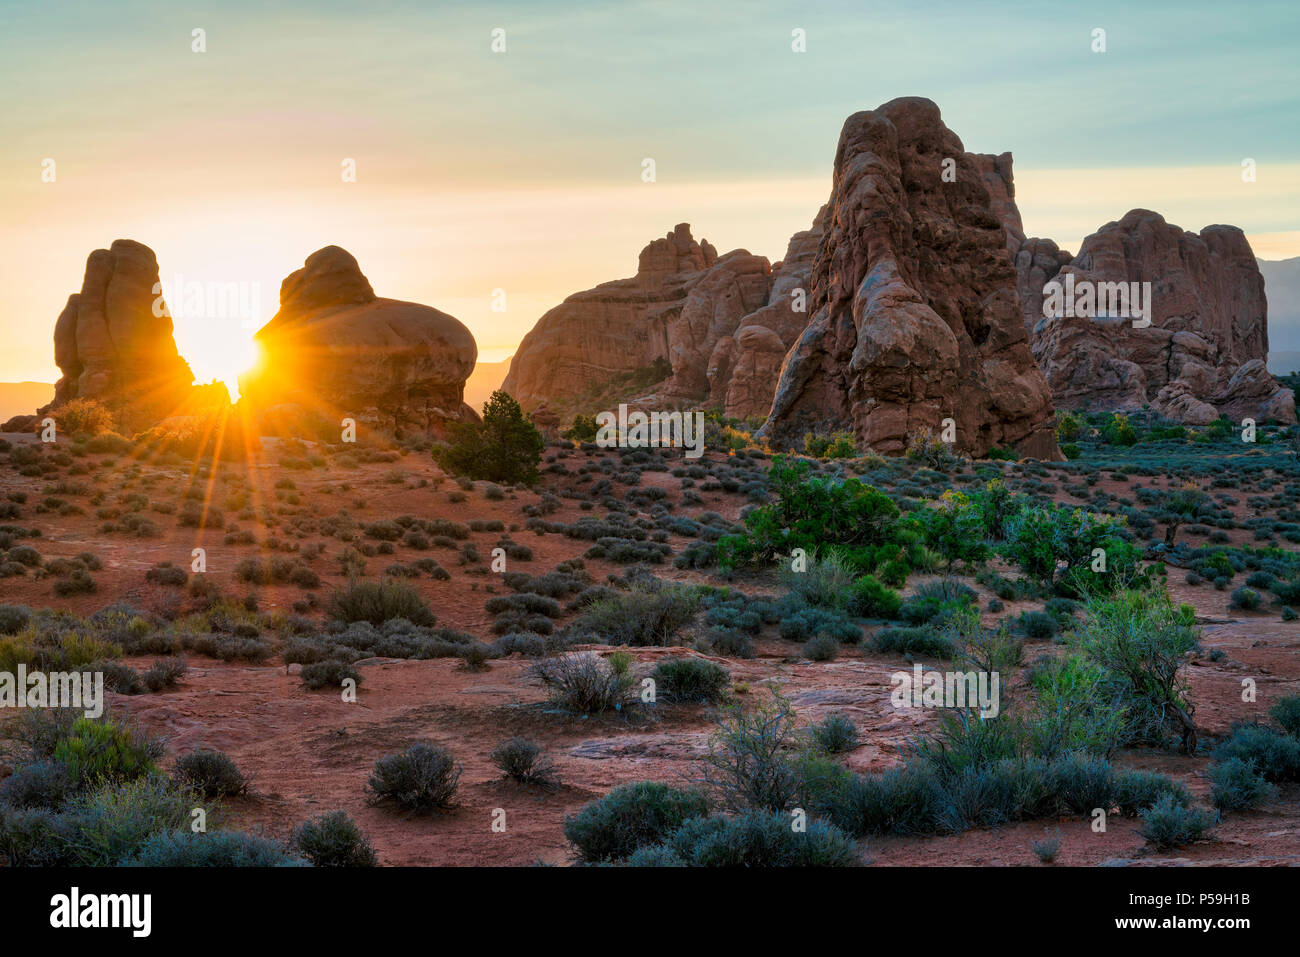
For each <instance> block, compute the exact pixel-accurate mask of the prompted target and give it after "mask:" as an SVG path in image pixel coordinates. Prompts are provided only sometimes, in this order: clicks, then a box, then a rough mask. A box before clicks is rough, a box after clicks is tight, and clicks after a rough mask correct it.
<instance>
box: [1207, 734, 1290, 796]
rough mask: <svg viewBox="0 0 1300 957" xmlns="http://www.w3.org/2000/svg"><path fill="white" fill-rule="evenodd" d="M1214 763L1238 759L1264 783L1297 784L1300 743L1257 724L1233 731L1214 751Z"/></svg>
mask: <svg viewBox="0 0 1300 957" xmlns="http://www.w3.org/2000/svg"><path fill="white" fill-rule="evenodd" d="M1214 758H1215V760H1216V761H1224V762H1226V761H1230V760H1232V759H1233V758H1237V759H1240V760H1241V761H1244V762H1246V763H1247V764H1249V765H1251V766H1252V767H1253V768H1254V769H1255V771H1256V773H1258V774H1259V775H1261V776H1262V777H1263V778H1264V779H1265V780H1266V781H1277V782H1283V781H1296V780H1300V740H1297V739H1296V738H1293V737H1291V736H1289V735H1283V734H1279V733H1278V732H1276V731H1274V730H1273V729H1272V728H1267V727H1264V726H1263V725H1258V724H1244V725H1239V726H1237V727H1236V728H1233V731H1232V735H1231V736H1230V737H1229V738H1228V739H1227V740H1226V741H1224V742H1222V743H1221V744H1220V745H1219V746H1218V747H1217V748H1215V750H1214Z"/></svg>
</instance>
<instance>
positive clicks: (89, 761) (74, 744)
mask: <svg viewBox="0 0 1300 957" xmlns="http://www.w3.org/2000/svg"><path fill="white" fill-rule="evenodd" d="M53 756H54V760H55V761H57V762H58V763H59V764H62V765H63V766H64V767H66V768H67V769H68V772H69V774H70V775H71V777H72V779H73V780H74V781H77V782H80V783H81V784H98V783H100V782H109V783H113V782H119V781H131V780H134V779H136V778H140V777H143V776H144V775H147V774H149V773H151V772H152V771H153V769H154V764H153V756H152V754H151V749H150V747H149V745H148V744H147V743H146V742H144V741H142V740H141V739H140V738H139V737H138V736H137V735H135V734H133V733H132V732H131V730H130V729H128V728H126V727H124V726H122V725H120V724H117V723H115V722H112V721H94V720H92V719H90V718H80V719H78V720H77V721H76V723H74V724H73V725H72V727H71V729H69V732H68V735H67V737H65V738H63V739H62V740H60V741H59V742H58V744H57V745H56V746H55V748H54V755H53Z"/></svg>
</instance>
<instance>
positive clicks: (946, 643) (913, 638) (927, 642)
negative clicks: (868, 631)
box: [871, 625, 957, 658]
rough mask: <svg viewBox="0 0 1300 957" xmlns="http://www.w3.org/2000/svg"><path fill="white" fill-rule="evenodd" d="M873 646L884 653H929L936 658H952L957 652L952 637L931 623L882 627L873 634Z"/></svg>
mask: <svg viewBox="0 0 1300 957" xmlns="http://www.w3.org/2000/svg"><path fill="white" fill-rule="evenodd" d="M871 647H872V648H874V649H875V650H876V651H879V652H883V653H890V652H893V653H895V654H901V655H928V656H933V657H935V658H951V657H952V656H953V655H954V654H956V653H957V649H956V647H955V646H954V645H953V642H952V639H951V638H949V637H948V636H947V635H943V634H940V633H939V632H938V631H936V630H935V629H934V628H932V627H930V626H929V625H922V626H917V627H911V628H882V629H880V631H878V632H876V634H875V635H874V636H872V639H871Z"/></svg>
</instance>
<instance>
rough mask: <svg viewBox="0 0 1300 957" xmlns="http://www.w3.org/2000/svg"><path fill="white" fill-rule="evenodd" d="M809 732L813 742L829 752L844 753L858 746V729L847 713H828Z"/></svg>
mask: <svg viewBox="0 0 1300 957" xmlns="http://www.w3.org/2000/svg"><path fill="white" fill-rule="evenodd" d="M809 732H810V734H811V735H812V742H813V744H814V745H815V746H816V747H818V748H820V749H821V750H822V751H825V752H826V753H827V754H842V753H844V752H845V751H852V750H853V749H854V748H856V747H857V746H858V729H857V727H856V726H855V725H854V724H853V719H851V718H850V717H849V716H848V715H846V714H840V713H838V712H837V713H834V714H828V715H827V716H826V717H825V718H823V719H822V720H821V721H820V722H818V723H817V724H815V725H813V726H812V727H811V728H810V729H809Z"/></svg>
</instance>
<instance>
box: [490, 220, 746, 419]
mask: <svg viewBox="0 0 1300 957" xmlns="http://www.w3.org/2000/svg"><path fill="white" fill-rule="evenodd" d="M771 285H772V275H771V266H770V265H769V263H768V261H767V259H766V258H764V257H762V256H754V255H751V254H750V253H748V252H746V251H745V250H743V249H737V250H734V251H732V252H729V253H727V254H726V255H724V256H721V257H719V256H718V253H717V250H716V249H714V248H713V246H712V245H710V244H709V242H708V241H707V240H704V241H700V242H696V240H695V239H694V237H692V235H691V228H690V226H689V225H688V224H686V223H680V224H678V225H677V226H676V227H675V228H674V229H673V231H672V232H671V233H669V234H667V235H666V236H665V237H664V238H662V239H656V240H654V241H653V242H651V243H650V244H649V245H647V246H646V247H645V248H644V249H643V250H641V255H640V259H639V263H638V267H637V273H636V275H635V276H633V277H632V278H630V279H619V280H615V281H613V282H607V283H602V284H601V285H599V286H597V287H595V288H594V289H589V290H587V291H585V292H579V293H575V294H574V295H572V296H569V298H567V299H566V300H564V302H562V303H561V304H560V305H558V306H556V307H555V308H554V309H552V310H550V311H549V312H547V313H546V315H544V316H542V318H541V319H540V320H539V321H538V323H537V325H536V326H534V327H533V328H532V330H531V331H530V332H529V333H528V335H526V336H525V337H524V339H523V342H521V343H520V345H519V349H518V351H517V352H516V353H515V355H514V358H513V360H512V361H511V364H510V373H509V374H508V375H507V376H506V379H505V382H504V383H503V384H502V388H503V389H504V390H505V391H506V392H508V393H510V394H511V395H512V396H514V397H515V399H516V400H518V402H519V403H520V405H522V406H523V407H524V408H525V409H536V408H538V407H539V406H540V405H541V404H542V403H543V402H548V403H549V404H550V406H551V407H552V408H553V409H555V410H556V411H557V412H563V414H564V415H566V416H569V415H572V413H574V412H576V411H585V412H594V411H600V410H599V409H597V408H595V407H594V405H593V406H592V407H591V408H586V407H584V402H586V404H588V405H590V404H591V403H593V402H601V401H604V402H607V401H608V396H604V395H603V394H602V390H603V389H604V388H605V387H607V386H610V385H611V383H612V384H613V385H614V386H615V387H618V386H619V385H620V384H625V385H626V387H627V389H629V390H631V391H632V392H637V391H640V392H650V391H652V392H653V393H654V395H653V397H652V401H654V402H658V403H663V404H684V403H688V402H701V401H705V400H706V399H708V397H709V396H710V394H711V392H712V391H713V389H714V388H715V386H714V381H715V378H716V376H715V374H714V373H712V372H711V370H712V369H713V362H712V360H713V357H714V351H715V349H716V347H717V344H718V342H719V341H720V340H723V339H726V338H728V337H730V336H731V335H732V334H733V333H734V332H735V331H736V329H737V327H738V326H739V325H740V322H741V320H742V319H743V318H744V317H745V316H746V315H748V314H749V313H751V312H753V311H754V310H756V309H758V308H760V307H761V306H763V305H765V304H766V303H767V301H768V293H769V290H770V288H771ZM656 366H657V367H658V368H659V369H660V370H661V371H660V372H658V373H652V372H651V371H650V370H651V369H653V368H654V367H656ZM656 375H657V377H658V378H657V380H656V378H655V377H656ZM593 396H594V397H595V398H593ZM634 397H635V396H634V395H632V394H630V393H629V394H627V395H623V396H621V397H620V398H622V399H630V398H634Z"/></svg>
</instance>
